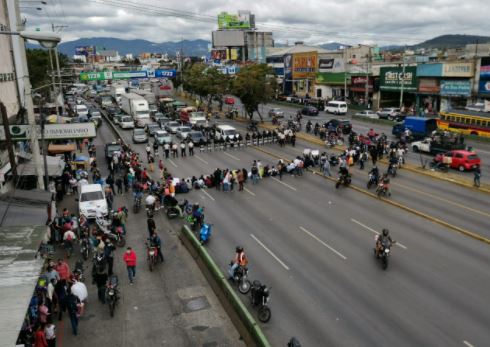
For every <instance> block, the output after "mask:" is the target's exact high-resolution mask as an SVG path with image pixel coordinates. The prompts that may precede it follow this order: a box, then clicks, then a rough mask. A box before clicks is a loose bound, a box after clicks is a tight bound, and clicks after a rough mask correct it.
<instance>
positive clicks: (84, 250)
mask: <svg viewBox="0 0 490 347" xmlns="http://www.w3.org/2000/svg"><path fill="white" fill-rule="evenodd" d="M80 253H81V254H82V257H83V259H85V260H87V259H88V257H89V255H90V245H89V241H88V236H87V235H86V234H84V235H83V237H82V238H81V239H80Z"/></svg>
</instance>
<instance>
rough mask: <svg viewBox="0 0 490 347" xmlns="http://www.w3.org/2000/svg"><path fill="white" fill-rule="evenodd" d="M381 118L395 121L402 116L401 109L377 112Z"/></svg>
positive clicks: (394, 108) (385, 109)
mask: <svg viewBox="0 0 490 347" xmlns="http://www.w3.org/2000/svg"><path fill="white" fill-rule="evenodd" d="M377 115H378V116H379V118H382V119H389V120H395V119H396V118H398V117H399V116H400V109H399V108H396V107H385V108H383V109H381V110H379V111H378V112H377Z"/></svg>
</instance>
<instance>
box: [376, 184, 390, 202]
mask: <svg viewBox="0 0 490 347" xmlns="http://www.w3.org/2000/svg"><path fill="white" fill-rule="evenodd" d="M388 188H389V186H388V184H385V183H383V182H380V183H379V184H378V187H377V188H376V195H378V198H380V197H381V195H383V196H391V193H390V192H389V191H388Z"/></svg>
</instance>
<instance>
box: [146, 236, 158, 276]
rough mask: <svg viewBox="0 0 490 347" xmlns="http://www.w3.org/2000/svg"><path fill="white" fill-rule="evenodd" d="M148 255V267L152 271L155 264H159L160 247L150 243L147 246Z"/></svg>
mask: <svg viewBox="0 0 490 347" xmlns="http://www.w3.org/2000/svg"><path fill="white" fill-rule="evenodd" d="M146 255H147V257H146V259H147V260H148V267H149V269H150V271H153V269H154V268H155V265H156V264H157V259H158V248H157V247H155V246H152V245H151V244H150V243H148V244H147V246H146Z"/></svg>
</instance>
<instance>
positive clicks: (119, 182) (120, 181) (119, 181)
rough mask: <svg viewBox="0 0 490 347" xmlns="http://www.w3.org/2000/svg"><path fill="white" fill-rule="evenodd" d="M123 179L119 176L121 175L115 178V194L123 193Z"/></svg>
mask: <svg viewBox="0 0 490 347" xmlns="http://www.w3.org/2000/svg"><path fill="white" fill-rule="evenodd" d="M123 183H124V182H123V179H122V178H121V176H119V177H118V178H117V179H116V186H117V194H122V193H123Z"/></svg>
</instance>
